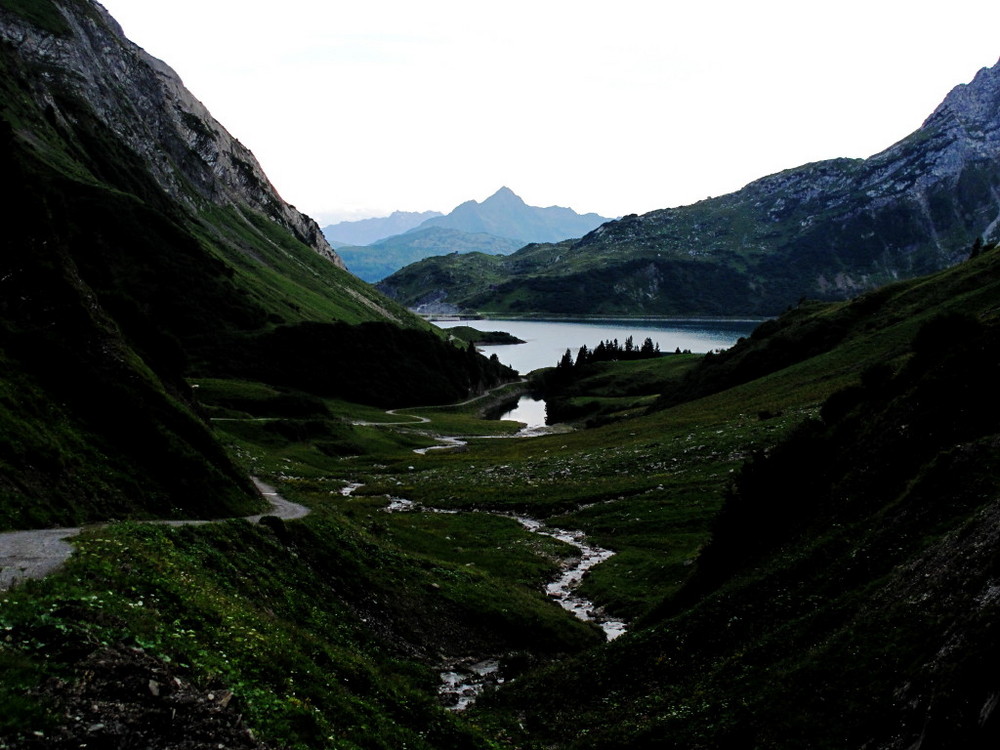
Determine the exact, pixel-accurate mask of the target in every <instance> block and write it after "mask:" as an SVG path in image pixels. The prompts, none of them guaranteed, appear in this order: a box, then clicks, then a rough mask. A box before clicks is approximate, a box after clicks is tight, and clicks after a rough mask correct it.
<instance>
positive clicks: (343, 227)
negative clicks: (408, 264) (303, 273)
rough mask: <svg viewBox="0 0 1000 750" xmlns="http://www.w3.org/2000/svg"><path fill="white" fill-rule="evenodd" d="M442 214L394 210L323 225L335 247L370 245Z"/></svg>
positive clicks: (437, 212) (325, 234)
mask: <svg viewBox="0 0 1000 750" xmlns="http://www.w3.org/2000/svg"><path fill="white" fill-rule="evenodd" d="M441 215H442V214H441V212H440V211H419V212H416V211H393V212H392V214H391V215H389V216H379V217H375V218H371V219H360V220H358V221H342V222H340V223H339V224H330V225H329V226H325V227H323V235H324V236H325V237H326V239H327V242H329V243H330V244H331V245H332V246H333V247H335V248H337V247H345V246H356V245H370V244H372V243H373V242H378V241H379V240H383V239H385V238H386V237H392V236H393V235H395V234H402V233H403V232H406V231H408V230H410V229H413V228H414V227H417V226H420V225H421V224H422V223H423V222H425V221H427V220H428V219H432V218H434V217H435V216H441Z"/></svg>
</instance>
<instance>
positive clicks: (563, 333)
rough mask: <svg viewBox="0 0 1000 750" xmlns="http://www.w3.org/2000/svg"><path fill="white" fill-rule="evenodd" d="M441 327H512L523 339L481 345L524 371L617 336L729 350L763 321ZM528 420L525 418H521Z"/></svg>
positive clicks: (488, 322)
mask: <svg viewBox="0 0 1000 750" xmlns="http://www.w3.org/2000/svg"><path fill="white" fill-rule="evenodd" d="M432 322H433V323H434V324H435V325H437V326H439V327H441V328H451V327H453V326H457V325H468V326H472V327H473V328H476V329H478V330H480V331H507V332H508V333H510V334H512V335H514V336H517V337H518V338H519V339H523V340H524V341H525V342H526V343H524V344H509V345H503V346H482V347H480V351H482V352H483V354H485V355H486V356H487V357H488V356H490V355H491V354H496V355H497V357H498V358H499V359H500V361H501V362H503V363H504V364H505V365H509V366H510V367H513V368H514V369H515V370H517V371H518V372H520V373H521V374H522V375H526V374H527V373H529V372H531V371H532V370H537V369H538V368H540V367H553V366H555V364H556V363H557V362H558V361H559V358H560V357H562V355H563V353H564V352H565V351H566V350H567V349H569V350H570V351H571V352H572V354H573V357H574V358H576V353H577V351H579V349H580V347H581V346H586V347H587V348H588V349H593V348H594V347H595V346H597V345H598V344H599V343H601V342H602V341H607V340H608V339H611V340H614V339H618V341H619V343H621V344H622V345H624V343H625V339H627V338H628V337H629V336H631V337H632V340H633V342H634V343H635V345H636V346H641V345H642V342H643V341H644V340H645V339H646V338H650V339H652V340H653V343H654V344H658V345H659V347H660V351H662V352H673V351H676V350H677V349H680V350H681V351H684V350H688V349H689V350H691V351H692V352H695V353H704V352H710V351H713V350H715V349H727V348H729V347H730V346H732V345H733V344H735V343H736V340H737V339H739V338H740V337H741V336H748V335H749V334H750V332H751V331H753V329H754V328H756V327H757V326H758V325H759V324H760V323H761V321H760V320H759V319H758V320H643V319H633V318H629V319H624V318H622V319H606V320H597V319H588V320H509V319H505V318H483V319H480V320H432ZM521 421H523V420H521Z"/></svg>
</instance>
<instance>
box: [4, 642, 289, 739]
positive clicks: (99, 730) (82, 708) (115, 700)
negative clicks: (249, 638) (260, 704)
mask: <svg viewBox="0 0 1000 750" xmlns="http://www.w3.org/2000/svg"><path fill="white" fill-rule="evenodd" d="M76 673H77V676H76V678H75V679H73V680H72V681H65V680H60V679H55V678H52V679H50V680H48V681H47V683H46V684H45V685H44V686H43V687H42V688H41V691H40V692H41V695H42V697H43V698H44V699H46V700H48V701H51V702H52V703H53V704H54V705H55V706H56V707H57V708H58V711H59V714H60V715H61V717H62V721H61V724H60V725H59V726H58V727H57V728H55V729H50V730H48V731H47V732H46V733H45V734H44V735H35V736H32V737H30V738H26V739H24V740H22V741H21V742H20V743H19V744H15V745H9V746H10V747H18V748H26V749H29V750H34V749H35V748H39V749H40V748H46V749H48V748H55V749H57V750H62V749H63V748H66V749H68V748H74V750H76V749H77V748H88V749H89V750H93V749H95V748H96V749H99V750H105V749H106V750H110V749H111V748H114V749H115V750H126V749H131V748H135V749H136V750H139V749H142V750H146V749H147V748H148V749H150V750H160V749H161V748H163V749H164V750H166V749H167V748H170V750H208V749H209V748H211V749H212V750H218V749H219V748H229V749H232V750H267V749H268V748H271V746H270V745H267V744H265V743H263V742H261V741H260V740H258V739H256V738H255V737H254V736H253V734H252V733H251V731H250V729H249V728H248V727H247V726H246V724H245V723H244V721H243V717H242V714H241V708H240V701H239V699H238V697H236V696H234V695H233V693H232V692H230V691H229V690H226V689H225V688H224V687H221V686H219V687H207V688H200V687H198V686H196V685H193V684H192V683H191V682H189V681H188V680H187V679H185V678H184V677H183V676H181V674H179V673H178V670H177V669H176V668H174V667H172V666H171V665H170V664H167V663H166V662H164V661H161V660H159V659H157V658H155V657H153V656H151V655H149V654H147V653H146V652H144V651H142V650H141V649H136V648H130V647H127V646H114V647H102V648H100V649H98V650H97V651H95V652H93V653H92V654H90V656H88V657H87V658H86V659H84V660H83V661H82V662H80V664H79V665H78V669H77V672H76Z"/></svg>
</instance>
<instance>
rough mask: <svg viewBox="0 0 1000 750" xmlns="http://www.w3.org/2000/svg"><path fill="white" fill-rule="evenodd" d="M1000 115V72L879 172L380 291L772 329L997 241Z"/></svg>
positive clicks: (760, 189)
mask: <svg viewBox="0 0 1000 750" xmlns="http://www.w3.org/2000/svg"><path fill="white" fill-rule="evenodd" d="M998 105H1000V64H998V66H994V67H993V68H989V69H984V70H982V71H980V72H979V74H978V75H976V77H975V79H974V80H973V81H972V82H971V83H969V84H964V85H961V86H958V87H956V88H955V89H954V90H953V91H952V92H951V93H950V94H948V96H947V98H946V99H945V100H944V102H943V103H942V104H941V105H940V106H939V107H938V108H937V109H936V110H935V111H934V113H933V114H932V115H931V116H930V117H929V118H928V119H927V120H926V121H925V122H924V124H923V125H922V126H921V127H920V128H919V129H918V130H917V131H916V132H914V133H913V134H911V135H910V136H908V137H907V138H905V139H903V140H902V141H900V142H899V143H897V144H895V145H893V146H892V147H890V148H888V149H886V150H885V151H883V152H882V153H880V154H876V155H875V156H872V157H870V158H868V159H835V160H831V161H824V162H818V163H815V164H808V165H805V166H802V167H798V168H795V169H790V170H787V171H784V172H781V173H778V174H775V175H771V176H768V177H764V178H763V179H760V180H757V181H755V182H753V183H751V184H749V185H747V186H746V187H745V188H743V189H742V190H739V191H737V192H735V193H732V194H729V195H725V196H721V197H718V198H711V199H708V200H705V201H701V202H699V203H696V204H694V205H691V206H684V207H680V208H671V209H664V210H659V211H653V212H651V213H648V214H645V215H643V216H636V215H631V216H626V217H624V218H622V219H620V220H618V221H614V222H609V223H607V224H604V225H602V226H600V227H598V228H597V229H596V230H594V231H593V232H591V233H590V234H588V235H586V236H584V237H583V238H582V239H579V240H575V241H569V242H561V243H557V244H554V245H536V246H529V247H526V248H523V249H522V250H519V251H518V252H517V253H515V254H513V255H511V256H509V257H507V258H501V259H493V258H489V259H487V258H483V257H476V256H468V257H464V258H458V259H441V260H437V261H424V262H423V263H421V264H417V265H415V266H413V267H411V268H407V269H403V271H401V272H399V273H397V274H395V275H393V276H392V277H390V278H388V279H386V280H385V282H384V283H383V284H382V285H381V286H380V288H381V289H383V291H387V292H389V293H391V294H395V295H396V296H397V298H398V299H400V301H403V302H404V303H406V304H414V303H415V302H416V301H417V300H418V299H421V298H425V297H426V296H427V295H428V294H433V295H434V296H435V297H436V298H437V299H439V300H440V299H445V300H447V302H448V303H450V304H453V305H455V306H457V307H460V308H475V309H480V310H495V311H509V312H523V311H529V310H530V311H543V312H562V313H619V314H629V313H633V314H634V313H645V314H707V315H727V314H747V313H751V314H763V315H769V314H773V313H775V312H777V311H779V310H781V309H783V308H784V307H786V306H787V305H789V304H795V303H796V302H797V301H798V300H799V299H800V298H801V297H804V296H805V297H815V298H820V299H835V298H843V297H848V296H852V295H854V294H856V293H858V292H860V291H862V290H865V289H870V288H873V287H877V286H880V285H882V284H885V283H887V282H890V281H892V280H894V279H901V278H908V277H912V276H916V275H920V274H924V273H928V272H930V271H933V270H936V269H940V268H942V267H946V266H948V265H950V264H953V263H955V262H957V261H959V260H961V259H962V258H964V257H966V256H967V255H968V252H969V248H970V247H971V245H972V244H973V242H974V241H975V240H976V238H979V237H982V238H983V239H985V240H992V239H996V238H997V235H998V222H1000V142H998V135H997V134H998V130H1000V106H998ZM460 267H461V268H460ZM498 277H499V278H501V279H502V281H501V282H500V283H498V282H497V279H498ZM449 279H455V280H457V283H449V281H448V280H449Z"/></svg>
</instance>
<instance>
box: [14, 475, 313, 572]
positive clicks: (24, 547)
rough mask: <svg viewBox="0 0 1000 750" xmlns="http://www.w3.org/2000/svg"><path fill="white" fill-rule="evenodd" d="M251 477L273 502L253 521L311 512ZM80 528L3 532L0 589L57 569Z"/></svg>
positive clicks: (292, 517) (181, 523) (172, 523)
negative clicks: (265, 517)
mask: <svg viewBox="0 0 1000 750" xmlns="http://www.w3.org/2000/svg"><path fill="white" fill-rule="evenodd" d="M252 479H253V483H254V484H255V485H256V486H257V489H258V490H259V491H260V493H261V494H262V495H263V496H264V497H265V498H267V500H268V501H269V502H270V503H271V511H270V512H269V513H261V514H259V515H256V516H245V517H244V518H245V520H247V521H249V522H250V523H257V522H258V521H260V519H261V518H263V517H264V516H265V515H270V516H277V517H278V518H282V519H284V520H286V521H293V520H295V519H297V518H303V517H304V516H306V515H307V514H308V513H309V509H308V508H307V507H305V506H304V505H299V504H298V503H293V502H290V501H288V500H286V499H285V498H283V497H282V496H281V495H279V494H278V492H277V490H275V489H274V487H272V486H271V485H269V484H265V483H264V482H262V481H260V480H259V479H257V478H256V477H252ZM220 520H228V519H220ZM150 523H160V524H164V525H167V526H189V525H197V524H204V523H217V521H206V520H190V521H150ZM81 530H82V528H81V527H79V526H76V527H70V528H65V529H35V530H31V531H8V532H5V533H2V534H0V591H6V590H7V589H9V588H10V587H11V586H13V585H14V584H15V583H18V582H19V581H24V580H27V579H29V578H44V577H45V576H47V575H48V574H49V573H51V572H52V571H54V570H56V569H57V568H58V567H59V566H60V565H62V564H63V563H64V562H66V560H68V559H69V556H70V555H71V554H73V545H72V544H71V543H70V542H69V541H68V540H69V539H71V538H72V537H74V536H76V535H77V534H79V533H80V531H81Z"/></svg>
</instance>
